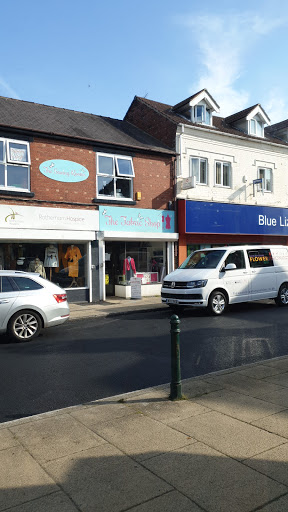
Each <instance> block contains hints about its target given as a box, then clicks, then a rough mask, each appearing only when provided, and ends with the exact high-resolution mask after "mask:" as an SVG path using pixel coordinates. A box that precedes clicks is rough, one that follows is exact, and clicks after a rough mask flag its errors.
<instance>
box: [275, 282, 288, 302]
mask: <svg viewBox="0 0 288 512" xmlns="http://www.w3.org/2000/svg"><path fill="white" fill-rule="evenodd" d="M275 302H276V304H277V306H280V307H281V306H282V307H283V306H288V283H283V284H281V286H280V288H279V292H278V295H277V297H276V299H275Z"/></svg>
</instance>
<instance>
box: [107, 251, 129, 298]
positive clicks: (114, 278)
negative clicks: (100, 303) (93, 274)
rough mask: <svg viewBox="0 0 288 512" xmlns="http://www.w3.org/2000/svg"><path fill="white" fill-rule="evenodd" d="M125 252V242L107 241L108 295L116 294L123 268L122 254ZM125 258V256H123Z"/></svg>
mask: <svg viewBox="0 0 288 512" xmlns="http://www.w3.org/2000/svg"><path fill="white" fill-rule="evenodd" d="M124 253H125V243H124V242H106V243H105V285H106V286H105V287H106V297H113V296H115V285H116V284H119V279H120V276H121V275H122V274H123V271H122V269H121V254H122V255H123V254H124ZM122 259H123V257H122Z"/></svg>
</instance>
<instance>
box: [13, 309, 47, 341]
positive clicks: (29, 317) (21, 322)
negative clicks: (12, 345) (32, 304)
mask: <svg viewBox="0 0 288 512" xmlns="http://www.w3.org/2000/svg"><path fill="white" fill-rule="evenodd" d="M41 327H42V322H41V318H40V316H39V315H38V313H36V312H35V311H29V310H22V311H18V313H15V315H13V316H12V317H11V318H10V321H9V324H8V327H7V332H8V335H9V336H10V337H11V338H13V339H14V340H15V341H31V340H33V339H34V338H36V337H37V336H38V334H39V332H40V330H41Z"/></svg>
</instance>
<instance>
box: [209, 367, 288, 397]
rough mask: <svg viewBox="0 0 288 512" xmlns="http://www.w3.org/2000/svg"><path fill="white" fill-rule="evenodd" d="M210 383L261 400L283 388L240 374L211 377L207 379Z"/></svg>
mask: <svg viewBox="0 0 288 512" xmlns="http://www.w3.org/2000/svg"><path fill="white" fill-rule="evenodd" d="M205 380H206V381H207V382H208V383H212V384H216V385H218V386H220V385H222V387H224V388H227V389H230V390H231V391H236V392H238V393H243V395H249V396H253V397H254V398H261V396H264V395H266V394H268V393H275V392H276V391H279V390H281V389H282V388H283V386H279V385H277V384H273V383H270V382H265V381H263V380H259V379H252V378H250V377H246V376H244V375H239V373H238V372H234V373H229V374H226V375H213V374H212V375H211V376H208V377H207V378H206V379H205Z"/></svg>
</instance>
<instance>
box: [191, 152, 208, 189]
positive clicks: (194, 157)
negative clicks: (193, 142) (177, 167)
mask: <svg viewBox="0 0 288 512" xmlns="http://www.w3.org/2000/svg"><path fill="white" fill-rule="evenodd" d="M193 160H198V176H199V180H197V176H196V175H195V174H193V163H192V161H193ZM201 161H202V162H205V178H206V180H205V182H202V181H200V179H201V168H200V165H201ZM189 175H190V177H191V178H193V176H195V177H196V184H197V185H208V159H207V158H203V157H200V156H190V161H189Z"/></svg>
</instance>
